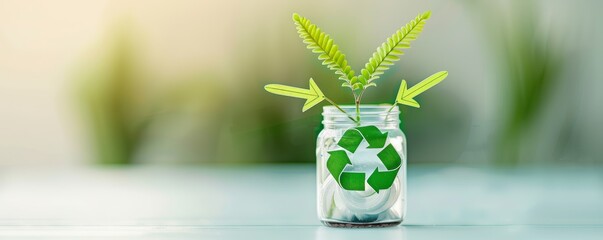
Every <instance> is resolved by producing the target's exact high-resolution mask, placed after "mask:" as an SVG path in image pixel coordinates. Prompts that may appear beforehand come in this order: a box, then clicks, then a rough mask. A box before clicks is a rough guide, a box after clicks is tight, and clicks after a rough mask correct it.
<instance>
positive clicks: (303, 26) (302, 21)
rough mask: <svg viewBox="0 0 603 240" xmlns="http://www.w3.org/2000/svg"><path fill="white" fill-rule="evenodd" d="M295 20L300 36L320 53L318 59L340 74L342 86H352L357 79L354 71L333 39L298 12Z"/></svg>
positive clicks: (311, 48)
mask: <svg viewBox="0 0 603 240" xmlns="http://www.w3.org/2000/svg"><path fill="white" fill-rule="evenodd" d="M293 21H294V22H295V25H296V26H297V32H298V33H299V37H300V38H302V39H303V40H304V43H305V44H307V45H308V46H307V48H308V49H310V50H312V52H314V53H318V54H319V55H318V59H319V60H322V65H326V66H327V67H328V68H329V69H331V70H333V71H335V73H336V74H338V75H339V79H341V80H343V81H345V82H344V83H343V85H342V86H347V87H350V88H351V87H352V84H353V82H355V81H356V77H355V76H354V71H353V70H352V68H351V67H350V66H349V65H348V61H347V60H346V58H345V55H344V54H343V53H341V51H339V47H338V46H337V45H336V44H335V43H333V39H331V37H329V35H328V34H325V33H324V32H322V31H321V30H320V28H318V27H317V26H316V25H314V24H313V23H312V22H310V20H308V19H307V18H305V17H302V16H300V15H298V14H297V13H294V14H293Z"/></svg>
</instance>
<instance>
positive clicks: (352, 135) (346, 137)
mask: <svg viewBox="0 0 603 240" xmlns="http://www.w3.org/2000/svg"><path fill="white" fill-rule="evenodd" d="M387 135H388V133H387V132H384V133H382V132H381V131H380V130H379V128H377V127H375V126H363V127H356V128H350V129H348V130H346V131H345V132H344V134H343V136H342V137H341V139H340V140H339V141H338V142H337V145H339V146H340V147H342V148H343V150H333V151H329V155H330V156H329V159H327V169H328V170H329V172H330V173H331V175H332V176H333V177H334V178H335V181H337V183H338V184H339V186H341V188H343V189H345V190H349V191H364V190H365V181H366V183H368V185H369V186H371V188H373V189H374V190H375V191H376V192H377V193H379V190H384V189H388V188H390V187H391V186H392V184H393V183H394V181H395V179H396V176H397V175H398V171H399V170H400V166H401V165H402V159H401V158H400V155H399V154H398V152H397V151H396V149H395V148H394V146H393V145H392V144H391V143H390V144H388V145H387V146H386V147H385V148H383V146H385V142H386V141H387ZM363 140H366V141H367V143H368V144H369V146H368V147H367V148H383V149H382V150H381V151H380V152H379V153H378V154H377V157H378V158H379V160H381V162H382V163H383V165H384V166H385V168H386V169H387V170H385V171H379V168H375V170H374V171H373V173H372V174H371V175H370V176H369V177H368V179H366V174H365V173H364V172H345V171H344V169H345V167H346V166H347V165H348V164H349V165H351V164H352V161H350V158H349V156H348V152H351V153H352V154H353V153H354V152H356V150H357V149H358V146H360V143H362V141H363Z"/></svg>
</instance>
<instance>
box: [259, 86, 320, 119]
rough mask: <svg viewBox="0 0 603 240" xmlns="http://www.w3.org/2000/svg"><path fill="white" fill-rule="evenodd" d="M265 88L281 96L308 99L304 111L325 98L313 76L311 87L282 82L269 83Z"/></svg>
mask: <svg viewBox="0 0 603 240" xmlns="http://www.w3.org/2000/svg"><path fill="white" fill-rule="evenodd" d="M264 89H266V91H268V92H270V93H274V94H277V95H281V96H287V97H294V98H303V99H306V103H304V107H303V108H302V112H305V111H306V110H308V109H310V108H311V107H314V106H315V105H316V104H318V103H320V102H322V100H324V99H325V95H324V94H323V93H322V91H320V88H318V85H316V83H315V82H314V79H312V78H310V89H303V88H297V87H291V86H287V85H281V84H268V85H266V86H264Z"/></svg>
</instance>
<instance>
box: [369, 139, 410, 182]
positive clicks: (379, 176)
mask: <svg viewBox="0 0 603 240" xmlns="http://www.w3.org/2000/svg"><path fill="white" fill-rule="evenodd" d="M377 157H379V159H380V160H381V162H382V163H383V165H385V168H387V170H388V171H382V172H380V171H379V169H378V168H375V171H373V173H372V174H371V175H370V176H369V178H368V179H367V183H368V184H369V186H371V188H373V189H374V190H375V191H376V192H377V193H379V190H382V189H388V188H390V187H391V186H392V184H393V183H394V180H395V179H396V176H397V175H398V171H399V170H400V166H401V165H402V159H401V158H400V155H398V152H397V151H396V149H395V148H394V146H392V144H391V143H390V144H389V145H387V147H385V148H384V149H383V150H381V152H379V153H378V154H377Z"/></svg>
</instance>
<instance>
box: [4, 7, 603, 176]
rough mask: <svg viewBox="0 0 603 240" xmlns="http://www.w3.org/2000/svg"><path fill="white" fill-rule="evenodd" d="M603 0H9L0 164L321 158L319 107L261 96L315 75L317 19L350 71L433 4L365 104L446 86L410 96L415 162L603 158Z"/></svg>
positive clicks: (318, 75)
mask: <svg viewBox="0 0 603 240" xmlns="http://www.w3.org/2000/svg"><path fill="white" fill-rule="evenodd" d="M601 7H603V3H601V2H600V1H595V0H579V1H561V0H552V1H520V0H508V1H476V0H473V1H471V0H456V1H444V0H439V1H437V0H434V1H400V0H396V1H390V0H388V1H368V0H362V1H344V0H336V1H314V0H308V1H277V0H258V1H188V0H182V1H172V2H167V1H156V0H151V1H110V0H96V1H85V2H83V1H75V0H56V1H30V0H27V1H16V0H3V1H0V133H1V135H0V165H27V164H32V165H45V164H52V165H78V164H143V163H158V164H190V163H265V162H275V163H292V162H314V161H315V156H314V153H315V145H314V144H315V139H316V134H317V133H318V131H319V129H320V120H321V117H320V113H321V108H320V107H316V108H314V109H311V110H310V111H308V112H306V113H302V112H301V106H302V104H303V101H301V100H297V99H290V98H283V97H279V96H274V95H271V94H268V93H266V92H265V91H264V90H263V86H264V85H265V84H267V83H283V84H288V85H293V86H300V87H305V85H306V84H307V80H308V79H309V78H310V77H312V78H314V79H315V80H316V81H317V83H318V84H319V85H320V87H321V89H323V91H324V92H325V94H327V95H329V96H332V97H331V98H332V99H334V100H335V101H336V102H338V103H344V104H345V103H351V102H352V99H351V97H350V96H349V93H348V92H347V91H345V90H344V91H342V90H343V89H342V88H340V87H339V85H340V82H339V81H338V80H336V79H337V77H336V76H335V75H334V74H333V73H332V72H331V71H329V70H327V69H326V68H325V67H323V66H321V65H320V62H319V61H318V60H317V59H316V56H315V55H314V54H312V53H311V52H310V51H308V50H307V49H306V48H305V46H304V44H303V43H302V41H301V40H300V39H299V38H298V36H297V33H296V30H295V27H294V25H293V23H292V20H291V14H292V13H293V12H298V13H300V14H301V15H303V16H306V17H308V18H309V19H311V20H312V21H313V22H314V23H316V24H317V25H319V26H320V27H321V28H322V29H323V30H324V31H325V32H327V33H329V34H330V35H331V37H333V38H334V39H335V41H336V42H337V43H338V44H339V46H340V49H341V50H342V51H343V52H344V53H346V55H347V57H348V60H349V61H350V63H351V64H352V66H353V67H354V68H356V69H358V68H359V67H360V66H362V64H364V62H365V61H366V60H367V59H368V58H369V57H370V54H372V52H373V51H374V50H375V48H376V47H377V46H378V45H379V44H381V42H382V41H383V40H385V38H387V37H388V36H390V35H391V34H392V33H393V32H394V31H395V30H397V29H398V28H399V27H401V26H402V25H403V24H405V23H406V22H408V21H410V20H411V19H412V18H414V16H416V15H417V14H418V13H420V12H423V11H425V10H432V11H433V15H432V18H431V19H430V20H429V21H428V23H427V25H426V26H425V29H424V32H423V34H422V35H421V36H420V37H419V39H418V40H417V41H415V42H413V44H412V47H411V49H409V50H408V51H407V53H406V54H405V55H404V56H402V59H401V61H400V62H398V63H397V64H396V65H395V66H394V67H393V68H392V69H391V70H390V71H388V72H386V74H385V75H383V77H382V78H381V79H379V80H378V85H379V86H378V87H377V88H371V89H370V90H369V91H367V92H366V94H365V96H364V98H363V101H364V102H365V103H390V102H392V101H393V99H394V97H395V94H396V90H397V87H398V85H399V83H400V80H401V79H402V78H404V79H406V80H407V81H408V82H409V84H415V83H417V82H418V81H420V80H422V79H423V78H425V77H427V76H429V75H431V74H432V73H434V72H436V71H439V70H448V71H449V73H450V75H449V77H448V79H447V80H446V81H444V82H443V83H442V84H440V85H439V86H438V87H436V88H434V89H433V90H430V91H428V92H426V93H425V94H423V95H421V96H420V97H419V98H418V100H419V101H420V102H421V106H422V108H421V109H411V108H408V107H402V115H401V117H402V129H403V131H404V132H405V133H406V135H407V138H408V149H409V158H408V161H409V163H463V164H476V165H480V164H481V165H489V164H492V165H501V166H519V165H533V164H551V165H552V164H602V163H603V157H601V156H603V148H602V147H601V146H602V145H603V130H602V129H601V128H600V126H601V124H602V123H603V108H602V107H601V106H600V105H601V104H602V103H603V94H601V92H600V91H601V89H603V81H602V80H603V74H602V70H601V66H602V64H603V47H601V45H600V43H601V42H603V29H602V27H601V26H599V25H600V23H602V22H603V17H602V16H601V15H600V14H598V13H597V10H598V9H600V8H601Z"/></svg>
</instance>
